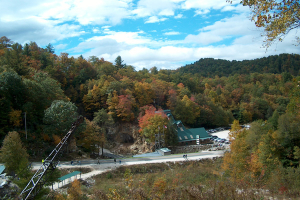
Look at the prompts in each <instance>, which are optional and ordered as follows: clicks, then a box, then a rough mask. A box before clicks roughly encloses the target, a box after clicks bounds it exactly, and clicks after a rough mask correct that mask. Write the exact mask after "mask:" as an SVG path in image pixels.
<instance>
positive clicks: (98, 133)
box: [79, 119, 106, 155]
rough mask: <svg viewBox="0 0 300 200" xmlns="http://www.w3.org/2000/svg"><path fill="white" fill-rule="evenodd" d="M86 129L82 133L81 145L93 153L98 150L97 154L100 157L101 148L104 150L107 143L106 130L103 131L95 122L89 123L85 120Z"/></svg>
mask: <svg viewBox="0 0 300 200" xmlns="http://www.w3.org/2000/svg"><path fill="white" fill-rule="evenodd" d="M85 122H86V127H85V130H84V131H82V133H80V136H79V138H80V139H79V143H80V144H81V145H82V146H83V147H84V148H86V149H87V150H90V151H92V152H95V150H96V149H97V148H98V152H97V154H98V155H100V147H101V148H102V155H103V146H104V144H105V142H106V137H105V130H103V129H101V127H99V126H98V125H97V124H96V123H95V122H94V121H89V120H88V119H85Z"/></svg>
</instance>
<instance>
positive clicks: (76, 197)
mask: <svg viewBox="0 0 300 200" xmlns="http://www.w3.org/2000/svg"><path fill="white" fill-rule="evenodd" d="M68 199H70V200H80V199H82V190H81V188H80V182H79V181H78V180H77V179H75V180H74V181H73V182H72V186H71V187H70V188H69V189H68Z"/></svg>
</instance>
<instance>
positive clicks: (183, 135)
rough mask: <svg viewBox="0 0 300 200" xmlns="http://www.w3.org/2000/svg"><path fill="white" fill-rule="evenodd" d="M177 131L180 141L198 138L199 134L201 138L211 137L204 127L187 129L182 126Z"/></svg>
mask: <svg viewBox="0 0 300 200" xmlns="http://www.w3.org/2000/svg"><path fill="white" fill-rule="evenodd" d="M177 133H178V139H179V140H178V141H179V142H186V141H193V140H196V139H197V135H199V139H207V138H210V136H209V135H208V134H207V132H206V130H205V129H204V128H191V129H186V128H185V127H184V126H182V127H178V128H177Z"/></svg>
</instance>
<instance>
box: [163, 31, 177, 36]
mask: <svg viewBox="0 0 300 200" xmlns="http://www.w3.org/2000/svg"><path fill="white" fill-rule="evenodd" d="M164 35H180V33H179V32H177V31H170V32H166V33H164Z"/></svg>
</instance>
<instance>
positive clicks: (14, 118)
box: [8, 109, 22, 127]
mask: <svg viewBox="0 0 300 200" xmlns="http://www.w3.org/2000/svg"><path fill="white" fill-rule="evenodd" d="M21 114H22V110H14V109H12V111H11V112H10V113H9V114H8V116H9V121H10V123H12V125H13V126H15V127H20V126H21V125H22V117H21Z"/></svg>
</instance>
